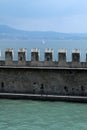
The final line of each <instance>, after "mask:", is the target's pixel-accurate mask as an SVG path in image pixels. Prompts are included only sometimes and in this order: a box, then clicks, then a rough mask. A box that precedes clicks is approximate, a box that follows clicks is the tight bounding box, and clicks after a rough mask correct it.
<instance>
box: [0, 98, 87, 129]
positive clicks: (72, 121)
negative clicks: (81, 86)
mask: <svg viewBox="0 0 87 130" xmlns="http://www.w3.org/2000/svg"><path fill="white" fill-rule="evenodd" d="M0 130H87V104H79V103H64V102H47V101H46V102H41V101H30V100H0Z"/></svg>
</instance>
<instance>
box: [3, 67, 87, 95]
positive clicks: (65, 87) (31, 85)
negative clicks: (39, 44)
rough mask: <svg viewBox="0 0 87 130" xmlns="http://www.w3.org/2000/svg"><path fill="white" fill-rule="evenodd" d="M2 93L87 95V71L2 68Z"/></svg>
mask: <svg viewBox="0 0 87 130" xmlns="http://www.w3.org/2000/svg"><path fill="white" fill-rule="evenodd" d="M0 92H13V93H33V94H57V95H81V96H83V95H87V70H79V69H52V68H51V69H49V68H45V69H43V68H32V69H31V68H0Z"/></svg>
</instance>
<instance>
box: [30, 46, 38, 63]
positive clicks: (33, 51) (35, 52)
mask: <svg viewBox="0 0 87 130" xmlns="http://www.w3.org/2000/svg"><path fill="white" fill-rule="evenodd" d="M39 58H40V49H38V48H33V49H31V61H39Z"/></svg>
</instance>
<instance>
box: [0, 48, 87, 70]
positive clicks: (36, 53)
mask: <svg viewBox="0 0 87 130" xmlns="http://www.w3.org/2000/svg"><path fill="white" fill-rule="evenodd" d="M30 53H31V59H28V60H27V59H26V55H27V49H26V48H19V49H18V60H14V49H13V48H6V50H5V60H1V61H0V66H25V67H26V66H27V67H28V66H29V67H32V66H37V67H46V66H47V67H69V68H70V67H72V68H73V67H74V68H75V67H76V68H87V51H86V55H85V61H84V62H81V61H80V57H81V53H80V50H79V49H73V50H72V51H71V57H72V58H71V61H67V50H66V49H63V48H62V49H58V52H57V55H58V60H56V61H55V60H53V59H54V58H53V57H54V50H53V49H52V48H46V49H45V50H44V60H43V61H40V49H39V48H33V49H31V52H30Z"/></svg>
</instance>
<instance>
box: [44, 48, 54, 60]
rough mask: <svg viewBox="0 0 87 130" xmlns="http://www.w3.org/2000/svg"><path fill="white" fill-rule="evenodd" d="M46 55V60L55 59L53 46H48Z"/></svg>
mask: <svg viewBox="0 0 87 130" xmlns="http://www.w3.org/2000/svg"><path fill="white" fill-rule="evenodd" d="M44 55H45V56H44V60H45V61H53V49H51V48H46V49H45V54H44Z"/></svg>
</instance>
